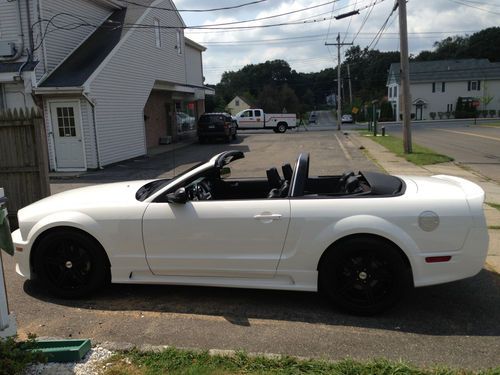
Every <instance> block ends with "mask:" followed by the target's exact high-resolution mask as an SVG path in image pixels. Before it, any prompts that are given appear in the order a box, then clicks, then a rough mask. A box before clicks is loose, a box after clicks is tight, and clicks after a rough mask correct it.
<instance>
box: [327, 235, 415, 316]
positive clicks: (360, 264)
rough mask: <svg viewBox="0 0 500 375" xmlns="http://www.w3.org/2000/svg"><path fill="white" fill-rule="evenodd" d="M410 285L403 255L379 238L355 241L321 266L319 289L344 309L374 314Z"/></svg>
mask: <svg viewBox="0 0 500 375" xmlns="http://www.w3.org/2000/svg"><path fill="white" fill-rule="evenodd" d="M410 284H411V281H410V273H409V272H408V269H407V267H406V265H405V263H404V260H403V258H402V257H401V254H399V252H398V250H397V249H395V248H394V247H393V246H391V245H389V244H387V243H385V242H384V241H380V240H377V239H362V238H359V239H352V240H349V241H346V242H344V243H342V244H341V245H340V246H339V247H338V248H337V249H334V250H333V251H331V252H330V253H329V254H328V255H327V257H326V259H325V261H324V262H323V263H322V265H321V266H320V288H321V290H322V291H324V292H326V293H327V294H328V295H329V297H330V298H331V299H332V300H333V301H334V303H335V304H337V305H338V306H339V307H340V308H341V309H343V310H346V311H348V312H351V313H355V314H360V315H372V314H376V313H379V312H381V311H383V310H386V309H387V308H389V307H391V306H392V305H394V304H395V303H396V302H397V301H398V300H399V299H400V298H401V296H402V294H403V293H404V291H405V290H406V289H407V288H408V287H409V285H410Z"/></svg>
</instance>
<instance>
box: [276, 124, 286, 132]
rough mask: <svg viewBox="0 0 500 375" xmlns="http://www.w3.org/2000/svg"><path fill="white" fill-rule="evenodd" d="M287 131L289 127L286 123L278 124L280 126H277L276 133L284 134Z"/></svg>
mask: <svg viewBox="0 0 500 375" xmlns="http://www.w3.org/2000/svg"><path fill="white" fill-rule="evenodd" d="M286 129H287V126H286V123H284V122H280V123H278V125H276V131H277V132H278V133H284V132H286Z"/></svg>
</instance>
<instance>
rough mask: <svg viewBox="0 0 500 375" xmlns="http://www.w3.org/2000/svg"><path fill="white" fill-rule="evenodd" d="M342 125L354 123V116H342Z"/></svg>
mask: <svg viewBox="0 0 500 375" xmlns="http://www.w3.org/2000/svg"><path fill="white" fill-rule="evenodd" d="M342 123H343V124H345V123H348V124H352V123H354V120H353V118H352V115H342Z"/></svg>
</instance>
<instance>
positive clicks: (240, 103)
mask: <svg viewBox="0 0 500 375" xmlns="http://www.w3.org/2000/svg"><path fill="white" fill-rule="evenodd" d="M249 108H252V102H251V101H250V100H248V99H246V98H244V97H242V96H239V95H236V96H235V97H234V98H233V100H231V101H230V102H229V103H228V105H226V110H227V111H228V112H229V113H230V114H232V115H235V114H237V113H238V112H241V111H243V110H245V109H249Z"/></svg>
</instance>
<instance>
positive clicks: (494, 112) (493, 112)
mask: <svg viewBox="0 0 500 375" xmlns="http://www.w3.org/2000/svg"><path fill="white" fill-rule="evenodd" d="M489 113H490V117H495V114H496V113H497V111H495V110H494V109H490V110H489Z"/></svg>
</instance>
